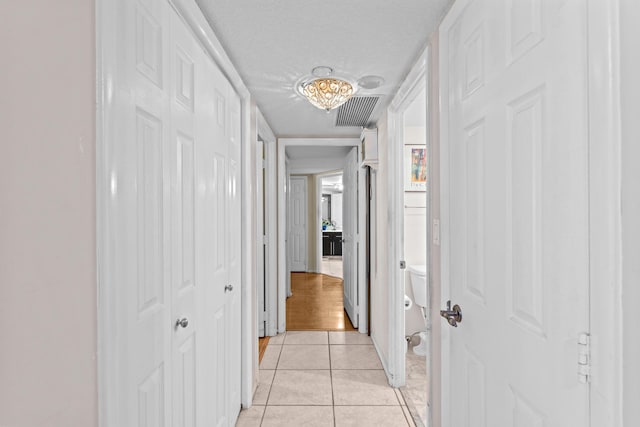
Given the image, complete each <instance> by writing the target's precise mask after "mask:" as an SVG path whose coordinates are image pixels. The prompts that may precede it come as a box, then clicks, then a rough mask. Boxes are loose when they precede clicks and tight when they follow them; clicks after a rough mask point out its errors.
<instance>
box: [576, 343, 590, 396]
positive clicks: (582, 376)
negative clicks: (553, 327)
mask: <svg viewBox="0 0 640 427" xmlns="http://www.w3.org/2000/svg"><path fill="white" fill-rule="evenodd" d="M578 381H579V382H581V383H582V384H588V383H589V382H590V381H591V336H590V335H589V334H588V333H586V332H582V333H580V335H578Z"/></svg>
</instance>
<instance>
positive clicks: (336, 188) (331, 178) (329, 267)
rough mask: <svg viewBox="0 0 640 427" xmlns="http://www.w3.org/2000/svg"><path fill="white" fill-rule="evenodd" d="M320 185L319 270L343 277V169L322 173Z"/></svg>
mask: <svg viewBox="0 0 640 427" xmlns="http://www.w3.org/2000/svg"><path fill="white" fill-rule="evenodd" d="M319 187H320V191H319V193H320V199H319V202H320V218H321V227H320V229H319V230H317V231H318V232H319V233H320V239H321V242H322V251H321V252H320V253H318V254H317V259H318V265H319V272H320V273H322V274H325V275H328V276H332V277H337V278H339V279H342V278H343V271H342V268H343V265H342V224H343V220H342V219H343V209H342V208H343V204H342V191H343V189H344V186H343V184H342V171H340V173H337V174H332V175H326V176H325V175H320V176H319ZM346 214H347V215H348V214H349V213H348V212H347V213H346Z"/></svg>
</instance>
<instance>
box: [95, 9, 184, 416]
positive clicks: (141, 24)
mask: <svg viewBox="0 0 640 427" xmlns="http://www.w3.org/2000/svg"><path fill="white" fill-rule="evenodd" d="M120 6H121V8H120V9H121V21H120V27H119V28H118V29H117V30H116V31H118V33H119V34H121V36H120V37H119V38H118V44H117V45H116V58H115V59H116V63H117V65H116V67H115V68H116V71H115V76H116V79H117V80H116V84H115V85H114V86H113V87H114V90H115V91H114V94H113V96H114V98H113V117H111V118H110V119H111V120H112V121H111V122H110V123H111V129H110V131H111V132H112V136H113V137H112V138H111V139H110V140H109V141H108V143H107V144H108V147H107V153H108V154H107V164H108V165H109V168H110V172H109V173H110V177H111V180H110V190H111V191H110V194H111V195H112V199H111V200H112V203H111V204H110V205H109V207H108V209H109V211H108V214H107V216H108V221H109V222H110V225H111V226H112V228H111V229H112V230H114V233H113V236H111V239H112V240H110V254H109V255H108V258H109V263H108V265H109V267H108V268H109V270H110V272H111V273H115V276H112V277H114V280H113V282H112V283H108V284H105V286H108V287H109V290H110V292H111V295H112V296H113V297H114V299H115V301H116V303H115V304H114V306H115V307H116V316H115V318H114V319H113V322H114V324H113V326H114V327H115V329H116V332H115V336H116V337H117V341H116V342H113V343H111V344H112V348H110V353H111V354H113V355H114V358H115V361H114V362H113V365H114V366H115V367H116V368H115V369H116V372H115V375H113V376H112V377H110V378H109V380H110V381H112V382H113V384H112V386H111V390H110V391H111V395H112V396H114V401H115V406H116V408H115V409H114V410H113V412H112V413H113V414H114V418H115V422H114V425H121V426H140V427H154V426H156V427H157V426H169V425H171V393H170V391H171V373H172V372H171V342H172V335H173V333H174V331H175V329H174V327H173V322H172V320H173V319H172V313H171V298H172V295H171V294H170V292H169V286H170V283H169V278H170V274H169V273H170V267H171V264H170V257H171V248H170V244H171V243H170V237H171V236H170V233H169V232H168V230H169V220H170V212H171V211H170V203H171V201H170V197H169V192H168V189H169V186H168V183H169V180H170V176H169V170H170V167H169V165H170V164H171V146H170V143H169V142H170V129H171V112H170V106H169V102H168V100H169V85H170V82H171V78H172V76H171V71H170V67H169V65H168V64H169V61H168V57H167V55H166V51H167V49H168V45H169V44H170V23H169V15H168V13H167V9H166V7H164V6H165V4H164V2H140V1H135V0H134V1H121V2H120Z"/></svg>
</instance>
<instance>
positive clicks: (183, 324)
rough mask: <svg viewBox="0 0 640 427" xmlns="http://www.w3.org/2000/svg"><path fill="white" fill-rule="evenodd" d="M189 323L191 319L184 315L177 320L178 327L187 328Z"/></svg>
mask: <svg viewBox="0 0 640 427" xmlns="http://www.w3.org/2000/svg"><path fill="white" fill-rule="evenodd" d="M188 325H189V319H187V318H186V317H183V318H182V319H178V320H176V329H178V328H181V327H182V328H186V327H187V326H188Z"/></svg>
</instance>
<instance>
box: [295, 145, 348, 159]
mask: <svg viewBox="0 0 640 427" xmlns="http://www.w3.org/2000/svg"><path fill="white" fill-rule="evenodd" d="M352 148H353V147H349V146H344V147H329V146H311V147H307V146H289V147H285V149H284V151H285V152H286V153H287V156H288V157H289V160H300V159H317V158H323V159H324V158H335V159H340V161H343V160H344V158H345V157H346V155H347V154H348V153H349V151H351V149H352Z"/></svg>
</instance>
